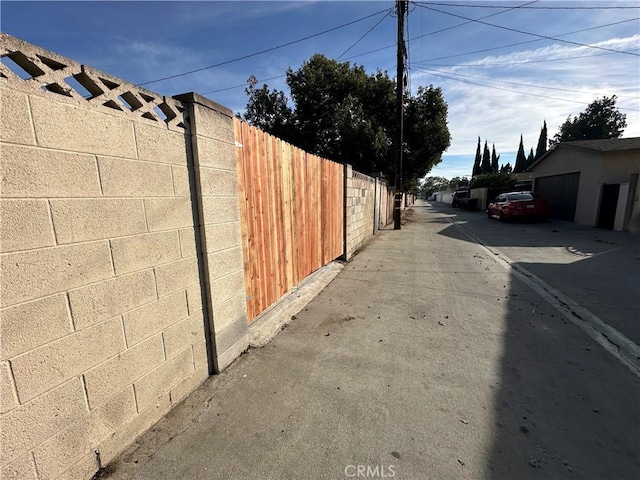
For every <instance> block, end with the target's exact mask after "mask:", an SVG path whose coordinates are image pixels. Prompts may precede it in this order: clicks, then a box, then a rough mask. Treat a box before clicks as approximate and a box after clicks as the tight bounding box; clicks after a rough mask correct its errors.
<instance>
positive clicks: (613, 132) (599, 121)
mask: <svg viewBox="0 0 640 480" xmlns="http://www.w3.org/2000/svg"><path fill="white" fill-rule="evenodd" d="M616 99H617V97H616V96H615V95H613V96H612V97H602V98H601V99H596V100H594V101H593V102H591V103H590V104H589V105H588V106H587V108H586V110H585V111H584V112H582V113H580V114H579V115H578V116H577V117H576V116H574V117H573V118H571V115H569V117H568V118H567V120H566V121H565V122H564V123H563V124H562V125H560V131H559V132H558V133H556V135H555V136H554V137H553V139H552V140H551V141H550V142H549V143H550V144H551V145H555V144H557V143H560V142H569V141H573V140H598V139H606V138H620V136H621V135H622V133H623V132H624V129H625V128H626V126H627V116H626V115H625V114H624V113H620V111H619V110H618V109H617V107H616Z"/></svg>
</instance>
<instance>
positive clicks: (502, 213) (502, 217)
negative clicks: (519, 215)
mask: <svg viewBox="0 0 640 480" xmlns="http://www.w3.org/2000/svg"><path fill="white" fill-rule="evenodd" d="M500 221H501V222H506V221H507V217H505V216H504V212H503V211H502V210H500Z"/></svg>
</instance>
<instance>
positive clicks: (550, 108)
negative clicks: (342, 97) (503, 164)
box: [411, 35, 640, 169]
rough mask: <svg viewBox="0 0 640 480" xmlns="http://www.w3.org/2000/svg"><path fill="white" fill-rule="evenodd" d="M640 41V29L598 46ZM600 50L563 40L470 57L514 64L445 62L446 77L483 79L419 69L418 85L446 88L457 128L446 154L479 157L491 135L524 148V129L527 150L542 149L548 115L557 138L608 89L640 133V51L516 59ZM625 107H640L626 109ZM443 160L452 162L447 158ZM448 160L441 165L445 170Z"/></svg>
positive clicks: (501, 143) (500, 143) (622, 46)
mask: <svg viewBox="0 0 640 480" xmlns="http://www.w3.org/2000/svg"><path fill="white" fill-rule="evenodd" d="M639 41H640V35H634V36H631V37H627V38H613V39H609V40H606V41H602V42H599V43H598V44H597V45H598V46H601V47H604V48H612V49H616V50H633V49H637V47H638V43H639ZM593 53H595V54H598V53H599V52H598V51H597V50H593V49H588V48H586V47H577V46H576V47H574V46H570V45H557V44H556V45H551V46H547V47H543V48H539V49H534V50H525V51H519V52H514V53H510V54H507V55H500V56H496V55H491V56H487V57H484V58H481V59H477V60H475V61H473V62H465V65H494V64H507V63H514V65H513V66H511V67H506V68H505V67H502V66H492V67H484V68H469V67H455V68H448V69H445V68H442V67H440V68H438V70H439V71H440V72H443V74H444V75H445V76H447V73H449V76H450V77H452V78H454V77H455V75H453V74H464V75H472V76H476V77H482V78H469V77H462V76H458V77H455V78H456V79H457V80H448V79H444V78H442V77H437V76H433V75H430V74H429V73H425V72H417V73H414V74H413V75H412V79H411V82H412V85H414V86H416V87H417V86H418V85H420V84H425V83H433V84H435V85H438V86H440V87H442V89H443V92H444V96H445V100H446V101H447V103H448V105H449V117H448V118H449V129H450V131H451V134H452V144H451V147H450V148H449V150H448V151H447V152H446V157H445V158H451V157H450V156H451V155H470V156H471V157H472V158H473V156H474V154H475V149H476V145H477V138H478V136H480V137H481V138H482V141H483V143H484V141H485V139H486V140H488V141H489V145H491V144H492V143H494V142H495V145H496V150H497V151H498V153H501V152H514V151H515V150H517V148H518V144H519V141H520V134H522V135H523V137H524V145H525V149H526V151H527V152H528V151H529V148H531V147H534V148H535V146H536V144H537V141H538V136H539V133H540V128H541V126H542V123H543V121H544V120H546V122H547V127H548V132H549V138H551V137H552V136H553V135H554V134H555V133H556V131H557V128H558V127H559V126H560V125H561V124H562V123H563V122H564V121H565V120H566V118H567V117H568V116H569V115H577V114H578V113H580V112H582V111H584V109H585V108H586V106H587V105H588V104H589V103H591V102H592V101H593V100H594V99H595V98H597V97H601V96H603V95H606V96H611V95H614V94H615V95H618V97H619V98H618V104H617V105H618V107H619V108H620V109H621V111H622V112H623V113H626V114H627V123H628V127H627V129H626V130H625V135H624V136H626V137H630V136H640V114H639V112H638V110H640V96H639V93H638V88H639V80H638V79H639V78H640V77H639V74H640V65H639V64H638V60H637V57H635V56H630V55H622V54H612V55H598V56H594V57H586V58H583V59H575V60H566V61H554V62H547V63H530V64H524V65H515V62H525V61H531V60H542V59H546V60H549V59H558V58H564V57H572V56H580V55H587V54H593ZM602 53H605V52H602ZM465 82H467V83H465ZM502 82H514V83H520V84H527V85H530V86H524V85H513V84H509V83H502ZM476 84H484V85H488V86H490V87H493V88H490V87H486V86H480V85H476ZM549 88H557V89H563V90H551V89H549ZM624 108H628V109H635V110H636V111H634V110H623V109H624ZM501 160H502V159H501ZM443 163H446V160H445V162H443ZM443 166H444V165H441V166H440V167H438V168H439V169H442V168H443Z"/></svg>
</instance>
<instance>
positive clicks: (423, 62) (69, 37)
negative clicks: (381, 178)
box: [0, 0, 640, 178]
mask: <svg viewBox="0 0 640 480" xmlns="http://www.w3.org/2000/svg"><path fill="white" fill-rule="evenodd" d="M459 5H466V6H459ZM393 7H394V2H393V1H358V2H328V1H316V2H312V1H309V2H288V1H272V2H246V1H245V2H240V1H229V2H218V1H202V2H89V1H84V2H83V1H78V2H27V1H22V2H13V1H6V0H3V1H2V3H1V4H0V27H1V29H2V31H3V32H6V33H10V34H12V35H14V36H16V37H19V38H21V39H23V40H26V41H28V42H31V43H34V44H36V45H39V46H41V47H43V48H46V49H48V50H51V51H54V52H56V53H58V54H60V55H63V56H65V57H69V58H71V59H73V60H75V61H78V62H80V63H83V64H86V65H90V66H92V67H95V68H97V69H99V70H103V71H105V72H108V73H110V74H112V75H115V76H117V77H120V78H122V79H124V80H127V81H129V82H132V83H136V84H140V83H145V82H151V81H153V80H157V79H159V78H163V77H167V76H172V75H178V74H181V73H184V72H189V71H191V70H196V69H201V68H203V67H207V66H211V65H215V64H218V63H224V62H227V61H229V60H234V59H237V58H239V57H244V56H247V55H251V54H254V53H256V52H260V51H262V50H267V49H271V48H272V47H278V46H279V45H282V44H285V43H289V42H294V41H296V40H298V39H301V38H303V37H308V36H311V35H314V34H316V33H319V32H322V31H324V30H328V29H332V28H334V27H338V26H340V25H343V24H346V23H348V22H352V21H355V20H358V19H361V18H363V17H366V16H369V15H372V16H371V17H369V18H366V19H364V20H362V21H359V22H355V23H353V24H351V25H349V26H345V27H343V28H339V29H336V30H333V31H331V32H329V33H326V34H323V35H319V36H315V37H313V38H310V39H307V40H304V41H300V42H296V43H294V44H292V45H290V46H287V47H283V48H278V49H275V50H272V51H270V52H268V53H264V54H261V55H256V56H252V57H251V58H247V59H244V60H240V61H236V62H231V63H226V64H225V65H221V66H218V67H215V68H209V69H205V70H202V71H200V72H197V73H193V74H188V75H182V76H180V77H177V78H173V79H170V80H165V81H161V82H154V83H149V84H146V85H145V87H146V88H149V89H151V90H154V91H156V92H158V93H161V94H164V95H175V94H178V93H184V92H188V91H195V92H198V93H200V94H203V95H204V96H206V97H208V98H210V99H212V100H214V101H216V102H218V103H220V104H222V105H225V106H227V107H229V108H231V109H232V110H233V111H234V112H239V111H242V110H243V109H244V107H245V105H246V100H247V98H246V95H245V93H244V87H243V86H242V85H243V84H245V82H246V81H247V79H248V77H249V76H250V75H254V76H256V77H257V78H258V79H259V80H261V81H262V80H264V79H268V78H272V77H278V76H283V75H284V73H285V72H286V70H287V68H289V67H291V68H293V69H297V68H299V67H300V65H301V63H302V62H303V61H305V60H307V59H308V58H309V57H310V56H311V55H313V54H315V53H322V54H324V55H326V56H327V57H330V58H334V59H338V58H340V59H341V60H345V61H346V60H348V61H350V62H352V63H357V64H358V65H363V66H364V67H365V68H366V69H367V71H368V72H371V73H373V72H375V71H376V69H381V70H387V71H388V72H389V74H390V75H391V76H394V75H395V68H396V67H395V46H394V45H395V38H396V18H395V17H394V16H393V15H392V14H387V13H388V12H392V11H393ZM516 7H519V8H516ZM601 7H604V8H601ZM639 7H640V4H639V3H638V2H637V1H613V2H612V1H586V2H585V1H564V2H557V1H544V0H541V1H537V2H536V1H527V0H522V1H519V2H512V1H499V2H496V1H484V0H478V1H472V0H439V1H436V2H412V3H411V4H410V12H409V15H408V19H409V20H408V28H407V30H408V31H407V37H408V38H409V39H410V41H409V61H410V65H411V70H410V87H411V89H412V90H413V91H415V90H416V89H417V88H418V86H420V85H429V84H433V85H435V86H439V87H441V88H442V90H443V92H444V98H445V101H446V102H447V103H448V105H449V129H450V131H451V135H452V143H451V147H450V148H449V150H448V151H447V152H445V154H444V155H443V162H442V163H441V164H440V165H438V166H437V167H436V168H435V169H434V170H433V171H432V172H431V173H430V175H440V176H444V177H447V178H451V177H453V176H458V175H460V176H462V175H470V173H471V165H472V163H473V157H474V154H475V149H476V144H477V138H478V136H480V137H481V139H482V142H484V141H485V140H487V141H488V142H489V148H491V145H492V144H494V143H495V146H496V150H497V152H498V153H499V154H500V155H501V158H500V160H501V162H506V161H511V162H512V163H513V159H514V158H515V153H516V150H517V148H518V144H519V141H520V135H521V134H522V135H523V137H524V144H525V148H526V150H527V152H528V150H529V148H531V147H534V148H535V146H536V144H537V141H538V135H539V133H540V128H541V126H542V123H543V121H544V120H546V122H547V125H548V130H549V137H552V136H553V135H554V134H555V133H556V132H557V130H558V127H559V126H560V125H561V124H562V123H563V122H564V120H566V118H567V116H569V115H577V114H578V113H580V112H581V111H583V110H584V109H585V108H586V106H587V105H588V104H589V103H590V102H592V101H593V100H594V99H595V98H597V97H601V96H603V95H607V96H610V95H614V94H615V95H617V96H618V97H619V98H618V107H619V108H620V109H621V111H622V112H624V113H626V114H627V122H628V127H627V129H626V131H625V134H624V136H625V137H631V136H640V92H639V88H640V85H639V83H640V56H638V55H640V48H639V47H640V21H639V17H640V8H639ZM490 15H491V16H490ZM489 16H490V17H489ZM472 19H473V20H479V21H475V22H473V21H471V20H472ZM480 22H484V23H480ZM489 24H491V25H489ZM369 30H371V31H370V32H369ZM367 32H369V33H368V34H367ZM365 34H366V35H365ZM545 37H547V38H545ZM548 37H554V38H548ZM358 40H360V41H358ZM612 50H616V51H622V52H627V53H614V52H612ZM345 52H346V53H345ZM266 83H267V84H268V85H269V86H270V87H271V88H278V89H282V90H284V91H285V92H287V88H286V84H285V81H284V78H283V77H281V78H275V79H272V80H268V81H266ZM232 87H235V88H232Z"/></svg>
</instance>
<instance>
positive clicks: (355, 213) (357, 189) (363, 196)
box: [345, 165, 376, 260]
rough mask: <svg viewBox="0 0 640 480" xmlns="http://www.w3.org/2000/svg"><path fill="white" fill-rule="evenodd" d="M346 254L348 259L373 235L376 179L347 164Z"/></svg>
mask: <svg viewBox="0 0 640 480" xmlns="http://www.w3.org/2000/svg"><path fill="white" fill-rule="evenodd" d="M345 177H346V192H345V213H346V219H345V227H346V230H345V232H346V233H345V236H346V246H345V256H346V259H347V260H348V259H349V258H351V257H352V256H353V254H354V253H355V252H356V251H357V250H358V249H359V248H360V247H362V245H363V244H364V243H365V242H366V241H367V240H368V239H369V238H370V237H372V236H373V227H374V221H375V212H374V208H375V207H374V206H375V199H376V195H375V190H376V180H375V179H374V178H371V177H368V176H366V175H364V174H361V173H358V172H354V171H353V168H352V167H351V165H346V173H345Z"/></svg>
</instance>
